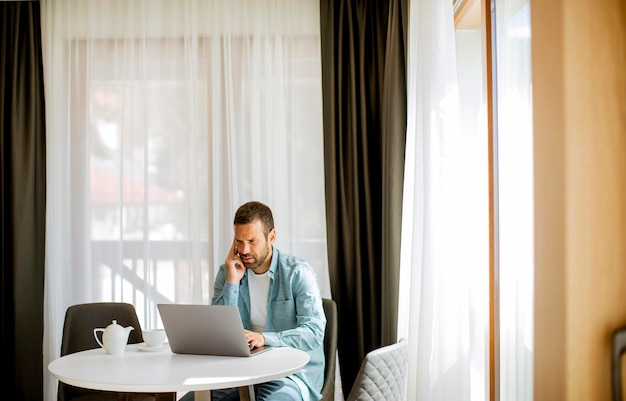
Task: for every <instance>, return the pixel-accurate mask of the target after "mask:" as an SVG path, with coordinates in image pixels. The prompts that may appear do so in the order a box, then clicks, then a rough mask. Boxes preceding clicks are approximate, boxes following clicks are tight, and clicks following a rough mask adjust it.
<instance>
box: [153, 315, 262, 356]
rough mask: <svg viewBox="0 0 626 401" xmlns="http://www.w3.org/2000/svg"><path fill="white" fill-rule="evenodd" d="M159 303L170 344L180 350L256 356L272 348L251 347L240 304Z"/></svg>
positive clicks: (176, 351)
mask: <svg viewBox="0 0 626 401" xmlns="http://www.w3.org/2000/svg"><path fill="white" fill-rule="evenodd" d="M157 307H158V308H159V313H160V314H161V321H162V322H163V327H164V328H165V333H166V334H167V339H168V341H169V343H170V348H171V349H172V352H174V353H176V354H196V355H222V356H253V355H258V354H259V353H261V352H264V351H267V350H269V349H271V348H272V347H270V346H264V347H257V348H254V349H253V350H250V348H249V347H248V342H247V341H246V336H245V334H244V332H243V323H241V317H240V316H239V309H237V307H236V306H233V305H192V304H158V305H157Z"/></svg>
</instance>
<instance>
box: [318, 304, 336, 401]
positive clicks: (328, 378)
mask: <svg viewBox="0 0 626 401" xmlns="http://www.w3.org/2000/svg"><path fill="white" fill-rule="evenodd" d="M322 305H323V306H324V314H326V330H325V332H324V355H326V366H325V368H324V386H323V387H322V401H334V399H335V370H336V369H335V366H336V363H337V327H338V323H337V304H336V303H335V301H333V300H332V299H328V298H322Z"/></svg>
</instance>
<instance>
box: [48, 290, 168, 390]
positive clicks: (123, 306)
mask: <svg viewBox="0 0 626 401" xmlns="http://www.w3.org/2000/svg"><path fill="white" fill-rule="evenodd" d="M113 320H117V323H118V324H119V325H121V326H123V327H127V326H132V327H133V328H134V329H133V330H132V331H131V332H130V335H129V337H128V343H129V344H136V343H141V342H143V337H142V335H141V326H140V324H139V319H138V318H137V312H136V311H135V307H134V306H133V305H131V304H128V303H123V302H95V303H86V304H78V305H72V306H70V307H69V308H67V311H66V312H65V322H64V323H63V338H62V340H61V356H64V355H67V354H72V353H74V352H79V351H85V350H88V349H93V348H99V347H100V346H99V345H98V343H97V342H96V339H95V338H94V334H93V329H95V328H106V327H107V326H108V325H110V324H111V322H112V321H113ZM57 399H58V401H70V400H71V401H109V400H111V401H118V400H135V401H140V400H141V401H149V400H150V401H153V400H156V401H175V400H176V393H151V394H143V393H116V392H109V391H99V390H89V389H84V388H80V387H75V386H70V385H68V384H65V383H62V382H59V387H58V394H57Z"/></svg>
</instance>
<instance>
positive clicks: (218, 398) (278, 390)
mask: <svg viewBox="0 0 626 401" xmlns="http://www.w3.org/2000/svg"><path fill="white" fill-rule="evenodd" d="M254 395H255V397H256V398H255V399H256V401H301V400H302V394H300V388H299V387H298V385H297V384H296V383H295V382H294V381H293V380H291V379H289V378H287V377H285V378H282V379H278V380H273V381H271V382H266V383H260V384H255V385H254ZM211 400H213V401H239V389H238V388H226V389H222V390H211ZM180 401H194V392H193V391H190V392H188V393H187V394H185V395H184V396H183V398H181V399H180Z"/></svg>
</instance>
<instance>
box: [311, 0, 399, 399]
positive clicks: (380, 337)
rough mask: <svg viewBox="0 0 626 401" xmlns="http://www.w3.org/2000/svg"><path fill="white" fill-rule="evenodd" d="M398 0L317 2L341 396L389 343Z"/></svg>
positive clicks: (395, 267)
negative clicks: (364, 365) (370, 354)
mask: <svg viewBox="0 0 626 401" xmlns="http://www.w3.org/2000/svg"><path fill="white" fill-rule="evenodd" d="M407 10H408V9H407V6H406V2H403V1H402V0H385V1H382V0H321V4H320V17H321V18H320V19H321V42H322V88H323V102H324V106H323V107H324V153H325V155H324V158H325V174H326V205H327V206H326V211H327V227H328V257H329V270H330V285H331V291H332V295H333V298H334V299H335V300H336V302H337V308H338V314H339V344H338V352H339V362H340V367H341V377H342V383H343V391H344V394H346V395H347V393H348V392H349V391H350V389H351V387H352V383H353V382H354V379H355V377H356V375H357V373H358V370H359V368H360V365H361V362H362V360H363V358H364V357H365V354H366V353H367V352H369V351H371V350H372V349H375V348H378V347H380V346H383V345H387V344H390V343H393V342H395V340H396V333H397V331H396V327H397V321H398V313H397V309H398V278H399V268H400V231H401V216H402V186H403V176H404V152H405V137H406V115H407V111H406V98H407V96H406V78H405V42H406V41H405V31H406V29H405V24H404V23H403V18H406V16H408V14H407Z"/></svg>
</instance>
